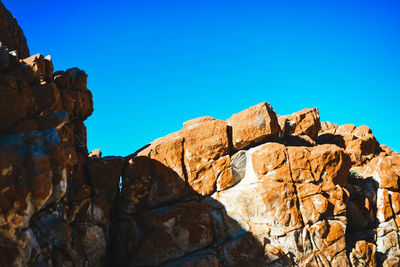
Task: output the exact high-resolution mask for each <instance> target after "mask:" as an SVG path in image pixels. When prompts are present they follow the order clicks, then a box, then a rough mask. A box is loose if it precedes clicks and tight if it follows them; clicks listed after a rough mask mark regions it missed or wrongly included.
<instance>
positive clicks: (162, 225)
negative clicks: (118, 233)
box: [122, 202, 213, 266]
mask: <svg viewBox="0 0 400 267" xmlns="http://www.w3.org/2000/svg"><path fill="white" fill-rule="evenodd" d="M134 220H135V222H136V223H135V224H136V229H137V230H136V231H137V232H140V233H142V234H141V235H140V237H139V239H138V240H137V245H136V246H135V247H133V246H131V247H130V248H131V249H132V250H131V251H128V255H129V259H128V262H129V265H130V266H143V265H159V264H161V263H164V262H167V261H171V260H174V259H177V258H179V257H182V256H184V255H188V254H189V253H191V252H193V251H196V250H199V249H202V248H205V247H207V246H209V245H210V243H211V242H212V240H213V234H212V230H211V222H210V217H209V214H208V209H207V206H206V205H204V204H200V203H196V202H186V203H179V204H174V205H173V206H170V207H167V208H161V209H155V210H152V211H149V212H145V213H141V214H138V215H136V216H135V217H134ZM122 234H123V235H124V233H122Z"/></svg>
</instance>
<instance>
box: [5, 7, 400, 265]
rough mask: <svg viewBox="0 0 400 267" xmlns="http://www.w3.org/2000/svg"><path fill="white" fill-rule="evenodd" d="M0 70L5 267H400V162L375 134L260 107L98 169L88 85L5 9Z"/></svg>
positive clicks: (200, 121) (197, 126)
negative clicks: (35, 45) (32, 43)
mask: <svg viewBox="0 0 400 267" xmlns="http://www.w3.org/2000/svg"><path fill="white" fill-rule="evenodd" d="M14 50H16V51H17V52H13V51H14ZM0 63H1V64H0V266H169V267H173V266H175V267H177V266H186V267H189V266H198V267H200V266H399V264H400V242H399V241H400V240H399V236H400V229H399V227H400V184H399V178H400V154H399V153H396V152H394V151H392V150H391V149H390V148H389V147H387V146H385V145H381V144H380V143H379V142H378V141H377V140H376V137H375V136H373V134H372V131H371V129H370V128H369V127H368V126H365V125H362V126H358V127H356V126H355V125H352V124H346V125H336V124H334V123H331V122H321V121H320V117H319V113H318V109H317V108H307V109H304V110H301V111H298V112H295V113H293V114H290V115H277V114H276V113H275V111H274V109H273V108H272V106H271V105H270V104H269V103H266V102H262V103H260V104H258V105H255V106H253V107H250V108H248V109H246V110H243V111H241V112H239V113H236V114H233V115H232V116H231V117H230V118H228V119H227V120H219V119H215V118H212V117H209V116H206V117H201V118H196V119H193V120H190V121H187V122H185V123H183V128H182V129H181V130H179V131H177V132H174V133H171V134H169V135H167V136H165V137H161V138H158V139H156V140H154V141H153V142H151V143H150V144H147V145H146V146H144V147H143V148H142V149H140V150H138V151H136V152H134V153H133V154H131V155H128V156H126V157H123V156H108V157H102V156H101V151H100V150H98V149H97V150H95V151H92V152H91V153H88V150H87V146H86V144H87V138H86V127H85V124H84V121H85V120H86V119H87V118H88V117H89V116H90V115H91V114H92V112H93V101H92V93H91V92H90V91H89V90H88V89H87V83H86V80H87V75H86V73H85V72H84V71H82V70H80V69H78V68H71V69H68V70H66V71H56V72H54V70H53V65H52V61H51V57H50V56H46V57H44V56H43V55H40V54H37V55H32V56H30V55H29V50H28V47H27V45H26V40H25V37H24V35H23V33H22V30H21V29H20V28H19V26H18V25H17V23H16V20H15V19H14V18H13V17H12V15H11V14H10V13H9V12H8V11H7V9H6V8H5V7H4V6H3V5H2V4H1V3H0Z"/></svg>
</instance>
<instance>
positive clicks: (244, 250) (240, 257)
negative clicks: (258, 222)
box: [223, 233, 263, 266]
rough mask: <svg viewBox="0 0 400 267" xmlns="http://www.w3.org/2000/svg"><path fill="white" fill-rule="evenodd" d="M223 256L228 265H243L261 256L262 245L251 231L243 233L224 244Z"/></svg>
mask: <svg viewBox="0 0 400 267" xmlns="http://www.w3.org/2000/svg"><path fill="white" fill-rule="evenodd" d="M223 251H224V258H225V260H226V263H227V265H228V266H245V265H246V264H248V263H249V262H251V261H253V260H255V259H256V258H258V257H259V258H262V257H263V247H262V246H261V245H260V244H259V243H258V241H257V239H256V238H254V236H252V235H251V233H245V234H243V235H241V236H239V237H237V238H235V239H233V240H232V241H230V242H227V243H226V244H224V248H223Z"/></svg>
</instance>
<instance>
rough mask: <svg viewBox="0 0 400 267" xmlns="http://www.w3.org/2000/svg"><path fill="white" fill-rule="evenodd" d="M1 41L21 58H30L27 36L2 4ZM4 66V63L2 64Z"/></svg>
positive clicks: (0, 8) (0, 16)
mask: <svg viewBox="0 0 400 267" xmlns="http://www.w3.org/2000/svg"><path fill="white" fill-rule="evenodd" d="M0 40H1V41H2V42H3V43H4V44H5V46H6V47H7V48H8V49H9V50H10V52H12V51H15V52H12V53H13V54H16V55H18V56H19V57H20V58H27V57H29V49H28V45H27V43H26V39H25V36H24V34H23V32H22V30H21V28H20V27H19V26H18V24H17V20H16V19H15V18H14V17H13V16H12V15H11V13H10V11H8V10H7V8H5V6H4V5H3V4H2V3H0ZM1 63H2V64H3V62H1Z"/></svg>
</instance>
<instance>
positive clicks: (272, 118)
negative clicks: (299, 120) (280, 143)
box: [227, 102, 280, 150]
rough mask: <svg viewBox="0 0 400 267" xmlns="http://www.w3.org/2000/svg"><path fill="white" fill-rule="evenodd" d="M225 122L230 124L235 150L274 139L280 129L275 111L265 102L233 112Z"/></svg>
mask: <svg viewBox="0 0 400 267" xmlns="http://www.w3.org/2000/svg"><path fill="white" fill-rule="evenodd" d="M227 123H228V124H229V125H231V126H232V143H233V147H234V149H236V150H240V149H243V148H247V147H249V146H253V145H256V144H260V143H261V142H265V141H272V140H275V139H276V138H277V136H278V134H279V131H280V128H279V124H278V120H277V117H276V113H275V111H274V110H273V109H272V107H271V105H270V104H268V103H267V102H263V103H260V104H258V105H255V106H253V107H251V108H248V109H246V110H243V111H241V112H239V113H236V114H233V115H232V117H231V118H230V119H228V120H227Z"/></svg>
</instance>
